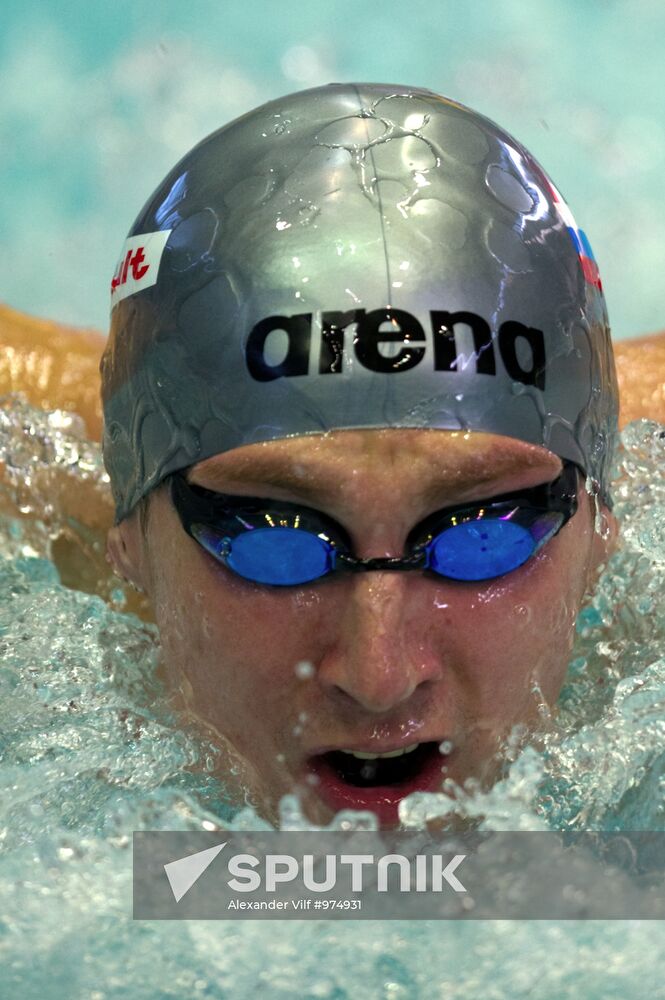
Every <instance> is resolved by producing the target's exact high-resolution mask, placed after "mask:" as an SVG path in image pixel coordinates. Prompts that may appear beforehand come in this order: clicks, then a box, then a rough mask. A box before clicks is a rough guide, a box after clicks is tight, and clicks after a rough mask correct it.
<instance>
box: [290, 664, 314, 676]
mask: <svg viewBox="0 0 665 1000" xmlns="http://www.w3.org/2000/svg"><path fill="white" fill-rule="evenodd" d="M294 673H295V675H296V677H299V678H300V680H303V681H304V680H307V679H308V678H309V677H313V676H314V664H313V663H310V662H309V660H300V661H299V662H298V663H296V665H295V667H294Z"/></svg>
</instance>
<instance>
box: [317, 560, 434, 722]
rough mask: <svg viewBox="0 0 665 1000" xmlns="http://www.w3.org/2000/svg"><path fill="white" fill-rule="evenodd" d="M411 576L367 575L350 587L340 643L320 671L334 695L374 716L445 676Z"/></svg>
mask: <svg viewBox="0 0 665 1000" xmlns="http://www.w3.org/2000/svg"><path fill="white" fill-rule="evenodd" d="M406 575H407V574H401V573H368V574H362V576H359V577H356V578H355V579H354V580H353V581H348V584H347V586H348V594H347V599H346V601H345V603H344V605H343V606H342V607H340V609H339V611H338V614H339V617H338V619H337V628H336V633H335V641H334V643H333V645H332V646H331V647H330V648H329V649H328V650H327V652H326V655H325V656H324V657H323V659H322V661H321V663H320V666H319V669H318V671H317V674H318V678H319V682H320V683H321V684H323V685H324V686H325V687H326V688H327V689H328V691H329V692H330V693H333V692H335V691H337V693H339V692H343V693H344V694H345V695H346V696H347V697H349V698H351V699H352V700H353V701H354V702H356V703H357V704H358V706H360V707H362V708H363V709H365V710H366V711H369V712H387V711H389V710H390V709H392V708H394V707H395V706H397V705H400V704H402V703H403V702H406V701H408V700H409V699H410V698H411V697H412V696H413V695H414V692H416V690H417V689H418V688H419V687H421V686H422V685H425V684H427V682H429V681H433V680H437V679H438V678H439V677H440V675H441V665H440V661H439V659H438V658H437V657H436V656H435V655H434V652H433V650H431V649H430V647H429V644H428V643H427V642H426V639H425V638H424V636H425V633H426V629H425V627H424V623H423V621H422V610H423V609H422V605H420V606H419V605H418V602H417V600H414V596H415V595H414V594H413V593H412V592H409V588H408V582H409V581H408V580H406V579H405V577H406ZM409 575H410V574H409ZM409 608H410V609H411V610H410V611H409ZM418 608H419V609H420V610H418Z"/></svg>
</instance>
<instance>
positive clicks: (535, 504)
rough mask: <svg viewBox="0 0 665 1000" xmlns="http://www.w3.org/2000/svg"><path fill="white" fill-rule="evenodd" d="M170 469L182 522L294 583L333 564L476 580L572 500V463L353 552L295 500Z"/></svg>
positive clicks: (541, 537)
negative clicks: (373, 549)
mask: <svg viewBox="0 0 665 1000" xmlns="http://www.w3.org/2000/svg"><path fill="white" fill-rule="evenodd" d="M186 475H187V473H186V470H182V471H180V472H176V473H174V474H173V475H172V476H171V497H172V500H173V504H174V506H175V509H176V510H177V512H178V515H179V517H180V521H181V523H182V526H183V528H184V529H185V531H186V532H187V533H188V534H189V535H191V537H192V538H193V539H195V540H196V541H197V542H198V543H199V544H200V545H201V546H202V547H203V548H204V549H205V550H206V552H209V553H210V555H211V556H213V557H214V558H215V559H216V560H217V561H218V562H220V563H222V564H223V565H224V566H226V567H227V569H230V570H232V571H233V572H234V573H237V574H238V575H239V576H242V577H244V579H246V580H252V581H254V582H255V583H262V584H267V585H270V586H275V587H297V586H300V585H302V584H305V583H311V582H312V581H313V580H318V579H320V578H321V577H324V576H328V575H329V574H331V573H336V572H338V571H340V570H345V571H351V572H359V571H366V570H416V569H417V570H429V571H431V572H433V573H435V574H437V575H438V576H441V577H445V578H446V579H448V580H466V581H481V580H490V579H493V578H494V577H497V576H503V575H504V574H505V573H510V572H511V571H512V570H515V569H517V568H518V567H519V566H522V565H523V564H524V563H525V562H526V561H527V559H530V558H531V557H532V556H533V555H535V554H536V552H538V551H539V549H541V548H542V547H543V545H545V544H546V543H547V542H548V541H549V540H550V539H551V538H553V537H554V535H556V533H557V532H558V531H560V530H561V528H562V527H563V526H564V524H565V523H566V522H567V521H568V520H569V519H570V518H571V517H572V516H573V514H574V513H575V511H576V510H577V476H578V470H577V466H576V465H575V464H574V463H572V462H567V461H566V462H564V464H563V471H562V472H561V474H560V475H559V476H558V477H557V479H555V480H554V482H551V483H546V484H544V485H541V486H536V487H534V488H532V489H525V490H517V491H515V492H514V493H505V494H502V495H501V496H496V497H492V498H491V499H489V500H483V501H480V500H475V501H473V502H472V503H466V504H462V505H460V506H457V507H450V508H447V509H444V510H439V511H436V512H435V513H434V514H430V515H429V516H428V517H426V518H425V519H424V520H423V521H420V522H419V523H418V524H417V525H416V526H415V527H414V528H413V530H412V531H411V532H410V534H409V536H408V538H407V543H406V544H407V554H406V555H405V556H403V557H402V558H392V557H386V558H373V559H359V558H358V557H357V556H355V555H353V552H352V549H351V542H350V539H349V536H348V534H347V532H346V531H345V530H344V528H343V527H342V526H341V525H340V524H338V523H337V522H336V521H334V520H333V519H332V518H331V517H328V516H327V515H326V514H323V513H321V511H318V510H314V509H312V508H311V507H305V506H304V505H302V504H298V503H291V502H287V501H282V500H271V499H266V498H265V497H263V498H260V497H243V496H230V495H228V494H224V493H216V492H214V491H212V490H208V489H205V488H204V487H202V486H196V485H194V484H193V483H189V482H188V481H187V478H186Z"/></svg>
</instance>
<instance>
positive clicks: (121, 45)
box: [0, 0, 665, 337]
mask: <svg viewBox="0 0 665 1000" xmlns="http://www.w3.org/2000/svg"><path fill="white" fill-rule="evenodd" d="M2 14H3V19H2V28H3V30H2V32H0V86H1V90H2V95H3V111H2V115H1V116H0V130H1V131H0V137H1V139H2V145H1V147H0V148H1V149H2V156H1V157H0V190H2V191H3V193H4V194H5V197H4V199H3V205H2V226H1V227H0V275H1V276H2V280H1V283H0V298H2V299H3V300H4V301H7V302H8V303H9V304H10V305H13V306H15V307H17V308H20V309H24V310H26V311H28V312H32V313H36V314H39V315H46V316H49V317H52V318H54V319H60V320H64V321H70V322H72V323H78V324H92V325H95V326H97V327H99V328H100V329H105V328H106V325H107V316H108V312H107V309H108V294H109V285H110V280H111V276H112V274H113V269H114V265H115V262H116V259H117V256H118V253H119V250H120V247H121V246H122V243H123V241H124V238H125V235H126V232H127V231H128V229H129V227H130V225H131V222H132V220H133V219H134V218H135V216H136V214H137V213H138V211H139V209H140V208H141V205H142V204H143V202H144V201H145V200H146V199H147V197H148V195H149V194H150V192H151V191H152V190H153V189H154V188H155V186H156V185H157V183H158V182H159V181H160V180H161V178H162V177H163V176H164V175H165V173H166V172H167V170H169V169H170V168H171V166H172V165H173V164H174V163H175V162H176V161H177V160H178V159H179V158H180V156H181V155H182V154H184V153H185V152H186V151H187V149H189V148H190V147H191V146H192V145H193V144H194V143H195V142H197V141H198V140H199V139H201V138H203V136H205V135H206V134H208V133H209V132H211V131H212V130H213V129H215V128H218V127H219V126H220V125H222V124H224V123H225V122H227V121H230V120H231V119H232V118H234V117H236V116H237V115H239V114H242V113H244V112H246V111H248V110H250V109H251V108H252V107H255V106H256V105H258V104H260V103H262V102H264V101H267V100H269V99H272V98H275V97H278V96H280V95H282V94H286V93H289V92H291V91H294V90H298V89H300V88H303V87H311V86H318V85H321V84H325V83H329V82H331V81H348V80H368V81H377V82H385V83H406V84H411V85H420V86H425V87H429V88H431V89H433V90H435V91H439V92H441V93H444V94H446V95H448V96H449V97H452V98H455V99H456V100H459V101H461V102H462V103H465V104H468V105H470V106H471V107H473V108H476V109H477V110H479V111H481V112H482V113H484V114H486V115H487V116H489V117H490V118H493V119H495V120H496V121H498V122H499V123H500V124H501V125H502V126H503V127H504V128H507V129H508V130H509V131H511V132H513V133H514V134H515V135H516V136H517V137H518V138H519V139H520V140H521V141H522V142H523V143H524V144H525V145H526V146H528V147H529V148H530V149H531V150H532V151H533V153H534V154H535V155H536V156H537V157H538V158H539V159H540V160H541V162H542V163H543V165H544V166H545V168H546V169H547V170H548V171H549V173H550V174H551V176H552V178H553V179H554V181H555V183H556V184H557V186H558V187H559V188H560V190H561V191H562V193H563V194H564V196H565V197H566V199H567V200H568V202H569V203H570V206H571V208H572V210H573V212H574V213H575V215H576V217H577V221H578V223H579V224H580V225H581V227H582V228H583V229H584V230H585V231H586V232H587V233H588V235H589V238H590V240H591V243H592V245H593V248H594V251H595V254H596V257H597V259H598V263H599V265H600V270H601V275H602V277H603V282H604V286H605V289H606V294H607V300H608V306H609V312H610V317H611V319H612V323H613V329H614V334H615V336H617V337H626V336H631V335H635V334H639V333H646V332H650V331H653V330H656V329H660V328H661V327H662V326H663V308H662V302H661V291H660V285H661V282H659V280H658V276H659V275H660V274H662V273H663V271H664V270H665V241H663V239H662V230H663V223H664V216H665V206H664V195H663V185H662V182H661V176H662V172H663V167H664V165H665V104H664V103H663V100H662V68H661V67H662V42H663V38H664V37H665V6H663V4H662V3H660V2H659V0H604V2H602V3H601V2H596V3H592V2H589V0H585V2H580V0H557V2H556V3H552V2H548V0H531V2H530V3H528V4H526V3H525V2H524V0H502V2H501V3H496V2H494V0H469V2H467V3H460V2H458V0H438V2H437V3H432V2H431V0H430V2H428V3H425V2H423V0H411V2H410V3H409V4H408V6H407V4H406V3H405V2H403V0H384V2H383V3H382V4H380V5H377V4H358V3H357V2H355V0H337V2H336V3H334V4H325V3H323V2H315V3H310V4H303V3H298V4H296V3H287V4H282V3H279V4H275V3H270V2H269V0H256V2H255V3H253V4H251V5H250V6H249V8H248V5H247V4H246V3H243V2H240V0H225V2H224V3H218V2H216V0H194V3H188V4H183V3H181V2H176V0H161V2H160V3H158V4H156V3H149V2H148V0H114V3H112V4H103V3H97V4H90V3H84V2H83V0H68V3H67V4H44V3H43V2H41V0H21V2H19V0H5V2H4V3H3V5H2Z"/></svg>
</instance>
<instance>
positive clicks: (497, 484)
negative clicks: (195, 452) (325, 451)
mask: <svg viewBox="0 0 665 1000" xmlns="http://www.w3.org/2000/svg"><path fill="white" fill-rule="evenodd" d="M552 458H554V456H552ZM283 463H284V459H283V458H282V459H281V460H280V459H279V458H271V457H269V456H267V455H265V456H255V457H253V458H252V459H251V461H250V460H249V459H243V460H242V462H239V463H238V465H237V466H236V467H234V464H233V463H230V464H225V465H224V466H216V465H214V464H210V465H206V467H205V468H204V469H201V470H198V471H197V473H195V474H193V475H192V474H190V475H189V476H188V477H187V478H188V479H189V480H190V481H191V482H195V483H198V484H199V485H200V486H205V487H206V488H207V489H211V490H215V491H217V492H219V493H229V492H230V493H241V491H242V492H244V495H246V496H253V495H257V493H256V491H258V495H260V494H261V493H263V492H264V491H265V490H266V488H267V489H270V488H275V489H278V490H286V491H289V492H291V493H293V494H294V495H295V496H296V497H297V498H298V499H302V500H303V501H311V502H312V503H313V505H316V502H319V503H320V502H321V500H322V497H325V496H330V495H331V494H332V492H333V490H334V487H335V486H339V477H338V476H337V475H336V474H335V473H333V472H332V471H331V470H330V469H327V468H326V469H321V467H320V466H316V465H312V466H311V467H310V466H308V465H307V464H306V462H305V461H302V462H299V463H298V464H299V465H300V466H301V468H302V469H303V470H304V471H302V472H296V471H295V470H293V469H291V468H289V467H288V466H285V465H284V464H283ZM557 465H558V470H555V471H553V469H552V462H551V461H548V460H547V459H544V458H542V457H540V456H537V455H534V454H531V455H527V456H525V455H515V454H510V453H506V454H504V455H501V456H500V457H499V458H498V460H497V458H495V459H494V461H493V462H492V463H490V462H489V461H488V456H487V455H484V454H483V455H474V456H469V460H468V461H467V462H462V464H461V466H460V468H459V469H458V470H455V472H454V474H453V475H452V476H451V475H450V474H449V475H445V476H443V477H437V478H436V479H434V480H430V481H429V482H428V483H427V484H425V485H424V488H423V489H422V490H421V491H419V493H420V496H421V498H422V500H423V501H424V502H425V503H434V504H437V503H439V502H441V506H446V505H447V504H448V503H449V502H450V501H445V500H444V498H445V497H446V495H448V496H450V494H451V492H453V491H454V502H458V500H461V501H465V500H467V499H474V500H475V499H480V500H482V499H485V498H487V499H489V498H490V497H493V496H498V495H499V494H502V493H508V492H512V491H513V490H515V489H522V488H525V489H528V488H530V487H531V486H538V485H540V484H541V483H547V482H551V481H552V480H554V479H555V478H556V476H557V475H558V473H559V472H560V471H561V461H560V460H557ZM492 466H494V467H492ZM312 479H313V480H314V482H312Z"/></svg>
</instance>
